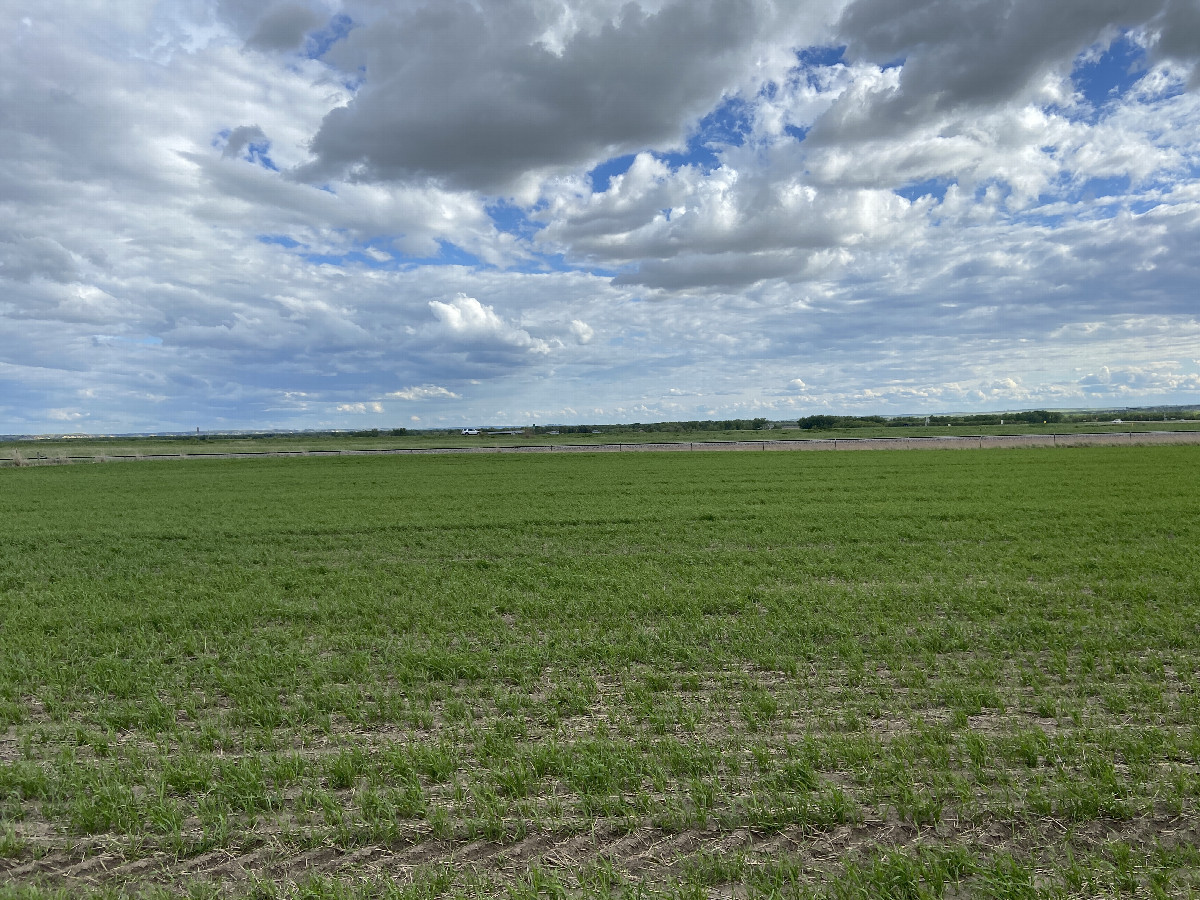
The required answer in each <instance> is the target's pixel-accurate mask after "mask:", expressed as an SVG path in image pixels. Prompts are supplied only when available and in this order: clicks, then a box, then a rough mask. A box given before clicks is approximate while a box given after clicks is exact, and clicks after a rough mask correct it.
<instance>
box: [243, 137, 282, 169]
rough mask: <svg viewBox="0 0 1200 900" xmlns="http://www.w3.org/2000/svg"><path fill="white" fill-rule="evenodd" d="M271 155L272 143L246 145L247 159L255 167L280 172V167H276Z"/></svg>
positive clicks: (252, 142) (255, 142) (257, 142)
mask: <svg viewBox="0 0 1200 900" xmlns="http://www.w3.org/2000/svg"><path fill="white" fill-rule="evenodd" d="M270 153H271V142H270V141H251V142H250V143H249V144H247V145H246V159H248V160H250V162H252V163H254V164H255V165H259V166H262V167H263V168H264V169H270V170H271V171H272V172H278V171H279V166H277V165H275V161H274V160H273V159H271V156H270Z"/></svg>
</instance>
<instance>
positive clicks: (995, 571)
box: [0, 438, 1200, 898]
mask: <svg viewBox="0 0 1200 900" xmlns="http://www.w3.org/2000/svg"><path fill="white" fill-rule="evenodd" d="M660 439H661V438H660ZM0 516H2V521H3V523H4V524H3V529H4V531H3V535H4V537H3V540H2V541H0V897H4V898H8V897H22V898H25V897H28V898H42V897H50V896H63V897H67V896H72V897H73V896H79V895H80V894H82V893H86V892H89V891H94V892H97V893H99V894H101V895H105V896H125V895H130V896H145V897H158V896H177V895H181V896H189V897H210V896H211V897H263V898H266V897H275V896H279V897H311V898H320V897H328V898H334V897H336V898H359V897H376V896H380V897H414V898H416V897H421V898H427V897H436V896H446V897H454V896H460V895H466V896H499V897H534V896H547V897H574V896H629V897H657V896H678V897H689V898H690V897H708V896H714V897H742V896H754V897H758V896H785V897H790V896H799V897H809V896H814V897H831V898H852V897H863V898H866V897H894V898H915V897H942V896H946V897H997V898H1001V897H1003V898H1007V897H1085V896H1106V897H1109V896H1135V895H1136V896H1146V897H1157V896H1166V897H1177V896H1193V895H1195V894H1196V893H1198V892H1200V848H1198V841H1200V806H1198V802H1197V801H1198V797H1200V551H1198V549H1197V548H1200V448H1197V447H1192V446H1166V447H1153V448H1146V447H1130V448H1123V447H1120V448H1086V449H1056V450H1055V449H1051V450H1020V451H992V450H980V451H975V452H971V453H945V452H941V453H939V452H932V451H911V452H907V453H889V452H861V453H848V454H835V453H822V454H809V453H690V454H671V453H664V454H653V453H646V454H640V453H639V454H608V455H603V454H570V455H566V454H564V455H546V454H539V455H528V456H525V455H512V456H506V455H467V456H464V455H458V456H405V457H342V458H308V459H304V458H297V459H263V460H228V461H225V460H220V461H218V460H213V461H200V462H191V463H187V464H183V463H179V462H144V463H139V464H137V465H100V466H84V465H80V466H62V467H28V468H4V469H2V470H0Z"/></svg>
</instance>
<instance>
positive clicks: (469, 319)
mask: <svg viewBox="0 0 1200 900" xmlns="http://www.w3.org/2000/svg"><path fill="white" fill-rule="evenodd" d="M429 309H430V311H431V312H432V313H433V316H434V318H435V319H436V320H437V324H436V325H435V327H434V328H433V329H432V330H431V333H432V334H433V335H434V336H436V337H438V338H440V339H441V341H442V342H443V343H444V344H445V345H446V346H448V347H450V348H453V349H458V350H466V351H470V352H477V353H487V352H492V353H519V354H522V355H525V354H544V353H549V352H550V345H549V344H548V343H546V342H545V341H543V340H540V339H537V338H534V337H531V336H530V334H529V332H527V331H525V330H524V329H521V328H517V327H516V326H514V325H512V324H510V323H509V322H506V321H505V320H504V319H503V318H501V316H500V315H499V314H498V313H497V312H496V310H495V309H493V308H492V307H491V306H487V305H485V304H483V303H480V302H479V301H478V300H476V299H475V298H474V297H468V296H467V295H466V294H458V295H456V296H455V297H454V298H453V299H451V300H450V301H448V302H443V301H441V300H430V301H429Z"/></svg>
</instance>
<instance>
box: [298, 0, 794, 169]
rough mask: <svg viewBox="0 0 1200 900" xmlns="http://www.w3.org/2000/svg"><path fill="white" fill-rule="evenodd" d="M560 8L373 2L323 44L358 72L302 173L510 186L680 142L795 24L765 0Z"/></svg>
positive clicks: (785, 6) (319, 135) (782, 6)
mask: <svg viewBox="0 0 1200 900" xmlns="http://www.w3.org/2000/svg"><path fill="white" fill-rule="evenodd" d="M555 6H556V4H532V3H521V4H507V5H495V4H479V5H477V4H468V3H465V2H458V0H446V2H439V3H438V4H436V5H428V6H425V5H417V6H412V7H404V6H397V7H395V8H393V9H390V10H387V11H383V10H377V11H376V15H374V16H373V20H372V21H371V22H370V23H369V24H368V25H366V26H364V27H362V28H359V29H357V30H356V31H354V32H353V33H352V34H351V35H350V36H349V38H347V40H346V41H345V42H344V45H342V46H339V47H338V48H337V50H336V53H334V54H332V58H333V59H335V60H337V61H339V62H340V63H341V64H342V65H343V66H345V67H346V68H347V69H348V70H353V69H356V68H358V67H359V66H365V69H366V71H367V73H368V79H367V81H366V83H365V84H364V85H363V87H362V89H361V90H360V91H359V92H358V93H357V94H356V95H355V97H354V99H353V100H352V101H351V102H350V103H349V104H347V105H345V106H343V107H339V108H338V109H335V110H332V111H331V112H330V113H329V114H328V115H327V116H326V118H325V120H324V122H323V123H322V125H321V129H320V131H319V132H318V133H317V134H316V136H315V137H314V139H313V143H312V148H313V151H314V153H315V155H316V160H315V161H314V162H313V163H312V164H311V165H309V166H307V167H306V168H304V169H301V170H300V175H301V177H303V178H307V179H309V180H313V179H316V180H321V179H328V178H330V177H337V176H338V175H339V173H344V172H352V173H353V174H354V177H355V178H359V179H369V180H410V179H418V180H420V179H425V178H430V179H434V180H435V181H437V182H438V183H441V184H445V185H448V186H452V187H460V188H470V189H478V190H483V191H485V192H488V193H506V192H511V191H513V190H514V189H516V188H517V186H518V185H519V183H520V182H521V181H522V179H523V178H524V177H526V176H529V175H538V174H540V173H545V172H550V171H553V170H557V169H562V168H564V167H569V166H579V165H588V164H591V163H594V162H598V161H600V160H602V159H604V158H605V157H606V156H609V155H617V154H620V153H622V152H627V151H631V150H632V151H636V150H639V149H641V148H643V147H646V146H655V147H663V148H665V147H670V146H674V145H678V144H679V143H681V142H682V140H683V138H684V137H685V132H686V130H687V127H688V124H689V122H691V121H693V120H694V119H696V118H697V117H699V116H701V115H702V114H703V113H705V112H706V111H708V110H709V109H710V108H711V107H712V106H713V105H714V104H716V103H717V102H719V101H720V100H721V98H722V95H723V94H724V93H725V92H726V91H727V90H729V89H730V87H731V86H734V85H739V84H741V83H742V82H743V81H744V80H745V79H746V78H748V77H751V76H752V75H753V74H754V67H755V65H756V63H758V62H760V61H761V58H762V57H763V56H764V54H765V53H766V52H767V45H768V44H769V43H770V42H771V41H772V40H778V34H779V32H780V30H783V31H785V32H787V31H791V30H792V26H793V24H794V22H795V21H796V16H795V15H794V14H791V13H789V12H788V10H789V8H790V5H789V4H775V3H772V2H769V0H687V2H682V0H676V2H666V3H663V4H661V5H658V6H657V8H653V7H649V8H648V6H647V5H643V4H638V3H635V2H630V3H625V4H623V5H621V6H620V7H618V8H614V9H613V10H612V11H611V13H610V14H608V15H604V14H603V13H602V14H600V15H599V16H595V15H594V14H591V15H589V11H588V9H587V6H586V5H584V4H562V5H561V6H559V8H558V9H557V11H556V10H555ZM568 23H569V24H568Z"/></svg>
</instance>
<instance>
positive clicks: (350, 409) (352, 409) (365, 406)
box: [334, 401, 383, 415]
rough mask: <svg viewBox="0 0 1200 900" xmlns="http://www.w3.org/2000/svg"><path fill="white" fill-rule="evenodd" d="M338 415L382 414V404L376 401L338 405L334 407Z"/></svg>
mask: <svg viewBox="0 0 1200 900" xmlns="http://www.w3.org/2000/svg"><path fill="white" fill-rule="evenodd" d="M334 409H335V410H336V411H337V412H340V413H354V414H355V415H362V414H365V413H381V412H383V404H382V403H380V402H378V401H370V402H363V403H339V404H338V405H337V406H335V407H334Z"/></svg>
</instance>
